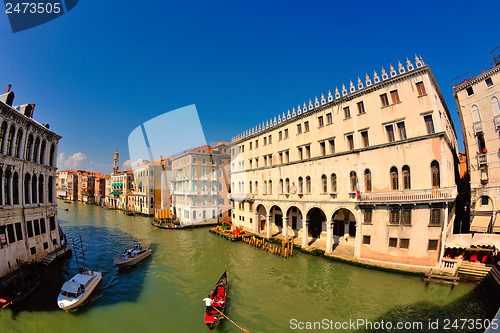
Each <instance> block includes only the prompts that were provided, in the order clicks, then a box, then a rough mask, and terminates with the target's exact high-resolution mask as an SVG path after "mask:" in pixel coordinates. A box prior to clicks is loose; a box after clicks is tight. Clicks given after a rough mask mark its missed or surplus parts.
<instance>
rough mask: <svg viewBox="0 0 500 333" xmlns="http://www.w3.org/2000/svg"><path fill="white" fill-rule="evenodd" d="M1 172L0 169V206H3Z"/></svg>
mask: <svg viewBox="0 0 500 333" xmlns="http://www.w3.org/2000/svg"><path fill="white" fill-rule="evenodd" d="M3 181H4V180H3V170H2V169H0V205H3V190H2V189H3V186H2V185H3Z"/></svg>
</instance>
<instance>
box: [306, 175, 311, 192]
mask: <svg viewBox="0 0 500 333" xmlns="http://www.w3.org/2000/svg"><path fill="white" fill-rule="evenodd" d="M306 191H307V193H311V177H309V176H307V177H306Z"/></svg>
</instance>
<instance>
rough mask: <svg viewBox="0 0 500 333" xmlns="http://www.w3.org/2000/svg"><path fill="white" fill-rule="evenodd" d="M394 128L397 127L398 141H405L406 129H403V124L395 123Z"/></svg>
mask: <svg viewBox="0 0 500 333" xmlns="http://www.w3.org/2000/svg"><path fill="white" fill-rule="evenodd" d="M396 126H397V127H398V132H399V139H401V140H406V128H405V123H404V122H403V121H402V122H400V123H397V124H396Z"/></svg>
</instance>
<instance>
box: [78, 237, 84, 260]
mask: <svg viewBox="0 0 500 333" xmlns="http://www.w3.org/2000/svg"><path fill="white" fill-rule="evenodd" d="M78 236H79V237H80V245H81V247H82V255H83V256H84V257H85V253H83V243H82V235H78Z"/></svg>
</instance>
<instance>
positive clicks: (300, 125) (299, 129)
mask: <svg viewBox="0 0 500 333" xmlns="http://www.w3.org/2000/svg"><path fill="white" fill-rule="evenodd" d="M300 133H302V124H297V134H300Z"/></svg>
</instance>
